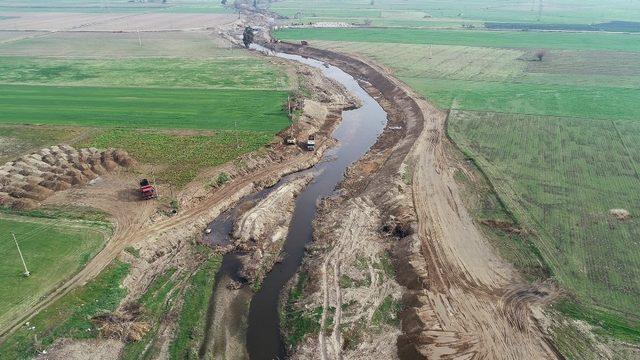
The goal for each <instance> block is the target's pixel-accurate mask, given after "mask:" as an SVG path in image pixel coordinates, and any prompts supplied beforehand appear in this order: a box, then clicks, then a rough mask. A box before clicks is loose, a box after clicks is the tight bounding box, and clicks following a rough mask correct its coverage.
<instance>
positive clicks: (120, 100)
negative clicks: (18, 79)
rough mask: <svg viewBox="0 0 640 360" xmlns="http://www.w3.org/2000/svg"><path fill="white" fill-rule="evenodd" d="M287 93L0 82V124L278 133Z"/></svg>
mask: <svg viewBox="0 0 640 360" xmlns="http://www.w3.org/2000/svg"><path fill="white" fill-rule="evenodd" d="M286 99H287V92H285V91H267V90H212V89H205V90H202V89H180V88H172V89H161V88H105V87H61V86H36V85H0V107H1V108H2V109H3V111H2V113H0V123H5V124H50V125H81V126H103V127H129V128H178V129H185V128H187V129H235V126H236V124H237V128H238V129H239V130H256V131H272V132H274V133H275V132H277V131H279V130H281V129H283V128H284V127H286V126H287V125H288V124H289V120H288V119H287V117H286V115H285V113H284V111H283V110H282V108H283V104H284V103H285V102H286Z"/></svg>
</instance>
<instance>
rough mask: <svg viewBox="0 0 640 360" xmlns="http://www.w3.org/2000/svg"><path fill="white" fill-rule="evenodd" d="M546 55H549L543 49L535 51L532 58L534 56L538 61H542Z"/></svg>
mask: <svg viewBox="0 0 640 360" xmlns="http://www.w3.org/2000/svg"><path fill="white" fill-rule="evenodd" d="M547 55H549V53H548V52H547V50H545V49H539V50H536V52H535V54H533V56H535V57H536V59H538V61H542V59H544V58H545V57H546V56H547Z"/></svg>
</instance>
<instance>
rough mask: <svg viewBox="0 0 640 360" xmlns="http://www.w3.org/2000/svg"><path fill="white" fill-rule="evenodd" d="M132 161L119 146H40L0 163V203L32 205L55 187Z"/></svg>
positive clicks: (83, 181) (78, 182) (63, 187)
mask: <svg viewBox="0 0 640 360" xmlns="http://www.w3.org/2000/svg"><path fill="white" fill-rule="evenodd" d="M133 165H135V160H133V159H132V158H131V156H129V154H128V153H127V152H126V151H122V150H113V149H110V150H106V151H102V152H101V151H99V150H98V149H95V148H85V149H79V150H78V149H75V148H73V147H72V146H69V145H65V144H63V145H56V146H51V147H49V148H44V149H42V150H40V151H38V152H37V153H33V154H29V155H24V156H21V157H20V158H18V159H17V160H15V161H10V162H8V163H6V164H4V165H3V166H0V205H2V206H10V207H12V208H16V209H34V208H37V207H38V206H39V202H41V201H43V200H45V199H47V198H48V197H50V196H51V195H53V194H54V193H55V192H56V191H62V190H66V189H68V188H70V187H71V186H74V185H75V186H78V185H84V184H86V183H88V182H89V181H91V180H93V179H95V178H97V177H98V176H100V175H104V174H107V173H110V172H114V171H116V170H118V168H119V167H121V166H123V167H130V166H133Z"/></svg>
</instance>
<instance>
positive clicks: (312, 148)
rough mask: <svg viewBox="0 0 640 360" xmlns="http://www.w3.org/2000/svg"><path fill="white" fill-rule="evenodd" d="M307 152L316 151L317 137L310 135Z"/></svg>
mask: <svg viewBox="0 0 640 360" xmlns="http://www.w3.org/2000/svg"><path fill="white" fill-rule="evenodd" d="M307 150H308V151H315V150H316V136H315V135H309V139H308V140H307Z"/></svg>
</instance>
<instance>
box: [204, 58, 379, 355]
mask: <svg viewBox="0 0 640 360" xmlns="http://www.w3.org/2000/svg"><path fill="white" fill-rule="evenodd" d="M256 49H258V50H260V51H268V50H266V49H264V48H256ZM269 53H270V54H271V55H274V56H278V57H281V58H284V59H288V60H291V61H297V62H300V63H303V64H306V65H309V66H312V67H315V68H318V69H320V70H321V71H322V73H323V74H324V75H325V76H326V77H328V78H330V79H332V80H335V81H336V82H338V83H340V84H342V85H343V86H344V87H345V88H346V89H347V91H349V92H351V94H353V96H355V97H356V98H358V99H359V100H360V103H361V104H362V106H361V107H359V108H357V109H354V110H346V111H343V113H342V121H341V122H340V124H339V125H338V126H337V127H336V129H335V130H334V132H333V134H332V135H333V137H334V138H335V139H336V140H338V144H337V145H336V146H335V147H333V148H331V149H329V150H328V151H327V152H325V154H324V155H323V157H322V159H321V161H320V162H319V163H318V164H316V165H315V166H314V167H312V168H311V169H308V170H305V171H310V172H313V173H314V174H315V177H314V180H313V181H312V182H311V183H310V184H309V185H308V186H307V187H306V188H305V189H304V190H303V192H302V193H300V195H299V196H298V198H297V199H296V204H295V209H294V213H293V219H292V222H291V225H290V227H289V233H288V235H287V238H286V240H285V243H284V248H283V254H284V256H283V261H282V262H280V263H277V264H276V265H275V266H274V268H273V270H272V271H271V272H269V273H268V274H267V275H266V277H265V278H264V281H263V283H262V287H261V288H260V290H259V291H258V292H257V293H255V294H253V296H252V298H251V302H250V307H249V314H248V319H247V324H248V328H247V335H246V347H247V351H248V354H249V356H250V358H251V359H254V360H261V359H268V360H271V359H282V358H284V357H285V356H286V349H285V344H284V342H283V339H282V337H281V333H280V319H279V314H278V304H279V299H280V294H281V292H282V290H283V288H284V287H285V286H286V284H287V282H288V281H289V280H290V279H291V278H292V276H293V275H294V274H295V273H296V271H297V270H298V268H299V267H300V264H301V263H302V260H303V257H304V251H305V246H306V245H307V244H308V243H310V242H311V241H312V236H313V229H312V223H313V219H314V218H315V215H316V211H317V204H318V202H319V200H321V199H322V198H324V197H327V196H330V195H332V194H333V193H334V191H335V189H336V186H337V185H338V183H339V182H340V181H341V180H342V179H343V178H344V173H345V170H346V169H347V167H349V166H350V165H351V164H353V163H354V162H355V161H357V160H358V159H360V158H361V157H362V156H363V155H364V154H365V153H366V152H367V151H368V150H369V149H370V148H371V146H373V144H374V143H375V142H376V140H377V138H378V136H379V135H380V134H381V133H382V131H383V130H384V127H385V126H386V123H387V114H386V112H385V111H384V110H383V109H382V107H381V106H380V104H378V102H377V101H376V100H375V99H374V98H372V97H371V96H369V94H367V92H366V91H364V89H362V87H361V86H360V85H359V84H358V82H357V81H356V80H355V79H354V78H353V77H352V76H351V75H349V74H347V73H345V72H344V71H342V70H341V69H339V68H337V67H334V66H331V65H327V64H325V63H323V62H321V61H317V60H314V59H309V58H303V57H301V56H298V55H291V54H284V53H271V52H269ZM286 181H287V178H286V177H285V178H284V179H283V180H282V181H281V182H280V183H278V184H277V185H276V186H274V188H277V187H278V186H279V185H280V184H282V183H283V182H286ZM274 188H272V189H274ZM272 189H267V190H263V191H262V192H260V193H259V194H256V195H252V196H251V198H250V199H259V198H261V197H264V196H266V195H267V194H268V193H269V192H270V191H272ZM236 214H237V209H233V210H231V211H229V212H227V213H225V214H222V215H221V216H220V217H219V218H218V219H216V220H215V221H214V222H213V224H212V228H213V229H214V231H213V233H212V235H211V236H210V237H209V240H208V241H209V242H211V243H217V244H220V243H227V242H229V238H228V237H229V232H230V230H231V227H232V225H233V220H234V219H235V217H236ZM238 263H239V261H238V260H237V257H236V255H235V254H233V253H230V254H227V255H225V258H224V260H223V265H222V267H221V269H220V271H219V274H218V275H217V277H218V278H221V277H223V276H228V277H230V278H234V279H236V278H237V269H238V267H239V264H238ZM222 291H223V290H222ZM214 301H215V294H214ZM212 305H213V306H215V303H212ZM203 350H204V349H203ZM201 355H202V351H201Z"/></svg>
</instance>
